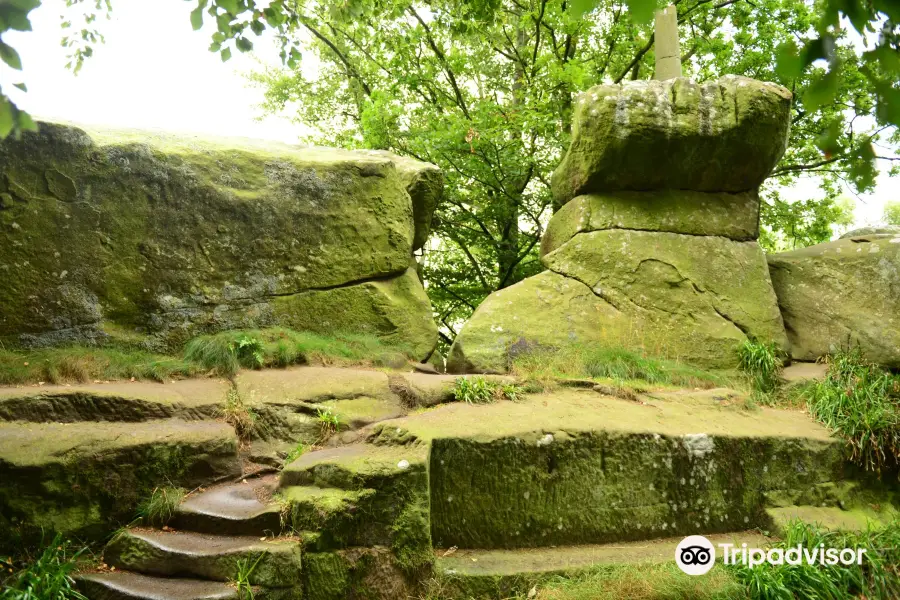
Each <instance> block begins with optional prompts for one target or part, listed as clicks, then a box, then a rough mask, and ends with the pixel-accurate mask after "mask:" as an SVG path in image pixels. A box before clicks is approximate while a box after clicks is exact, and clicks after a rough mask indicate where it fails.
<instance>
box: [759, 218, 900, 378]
mask: <svg viewBox="0 0 900 600" xmlns="http://www.w3.org/2000/svg"><path fill="white" fill-rule="evenodd" d="M858 239H859V238H858V237H856V238H854V239H841V240H836V241H833V242H826V243H824V244H818V245H816V246H811V247H809V248H802V249H800V250H794V251H791V252H783V253H780V254H770V255H769V256H768V261H769V271H770V273H771V275H772V284H773V285H774V286H775V293H776V294H777V296H778V304H779V305H780V306H781V312H782V315H783V316H784V324H785V329H786V330H787V334H788V338H789V339H790V341H791V353H792V355H793V357H794V358H795V359H798V360H813V359H816V358H818V357H820V356H823V355H825V354H829V353H831V352H834V351H835V350H838V349H840V348H842V347H843V348H846V347H848V346H857V345H858V346H859V348H860V349H861V350H862V352H863V354H864V355H865V356H866V357H867V358H868V359H869V360H872V361H874V362H877V363H880V364H883V365H887V366H891V367H900V235H895V236H890V235H885V236H878V237H872V238H866V239H871V241H856V240H858Z"/></svg>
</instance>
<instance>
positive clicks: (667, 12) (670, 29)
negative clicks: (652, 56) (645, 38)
mask: <svg viewBox="0 0 900 600" xmlns="http://www.w3.org/2000/svg"><path fill="white" fill-rule="evenodd" d="M654 43H655V45H656V73H655V75H654V78H655V79H658V80H660V81H665V80H666V79H675V78H676V77H681V47H680V45H679V43H678V11H677V10H676V9H675V7H674V6H673V5H671V4H670V5H669V6H667V7H665V8H664V9H663V10H658V11H656V35H655V42H654Z"/></svg>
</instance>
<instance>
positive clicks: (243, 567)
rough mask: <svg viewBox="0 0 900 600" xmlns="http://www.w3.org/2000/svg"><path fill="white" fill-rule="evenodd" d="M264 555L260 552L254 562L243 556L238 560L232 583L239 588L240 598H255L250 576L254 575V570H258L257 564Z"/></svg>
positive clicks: (251, 599) (250, 599) (248, 599)
mask: <svg viewBox="0 0 900 600" xmlns="http://www.w3.org/2000/svg"><path fill="white" fill-rule="evenodd" d="M263 556H264V554H263V553H260V554H259V556H257V557H256V560H255V561H253V562H251V561H250V559H249V558H242V559H240V560H238V561H237V564H236V567H235V572H234V578H232V580H231V584H232V585H233V586H234V587H235V588H236V589H237V593H238V598H239V599H240V600H244V599H245V598H246V599H247V600H253V586H252V585H251V584H250V578H251V577H252V576H253V571H255V570H256V565H258V564H259V561H260V560H262V557H263Z"/></svg>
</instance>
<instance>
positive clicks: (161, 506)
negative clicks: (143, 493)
mask: <svg viewBox="0 0 900 600" xmlns="http://www.w3.org/2000/svg"><path fill="white" fill-rule="evenodd" d="M185 494H186V490H184V488H180V487H171V486H169V487H156V488H153V492H151V493H150V497H149V498H147V499H146V500H144V501H143V502H141V504H140V505H139V506H138V517H140V518H141V519H142V520H143V522H144V523H145V524H146V525H155V526H158V527H161V526H163V525H165V524H167V523H168V522H169V521H171V520H172V517H174V516H175V510H176V509H177V508H178V505H179V504H181V502H182V501H183V500H184V496H185Z"/></svg>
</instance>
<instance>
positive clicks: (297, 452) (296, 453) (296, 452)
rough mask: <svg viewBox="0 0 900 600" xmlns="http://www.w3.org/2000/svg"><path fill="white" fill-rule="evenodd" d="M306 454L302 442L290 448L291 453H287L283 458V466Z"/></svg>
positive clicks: (304, 445)
mask: <svg viewBox="0 0 900 600" xmlns="http://www.w3.org/2000/svg"><path fill="white" fill-rule="evenodd" d="M305 452H306V444H304V443H303V442H299V443H298V444H297V445H296V446H294V447H293V448H291V451H290V452H288V453H287V456H286V457H284V464H286V465H287V464H290V463H292V462H294V461H295V460H297V459H298V458H300V457H301V456H303V454H304V453H305Z"/></svg>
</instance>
